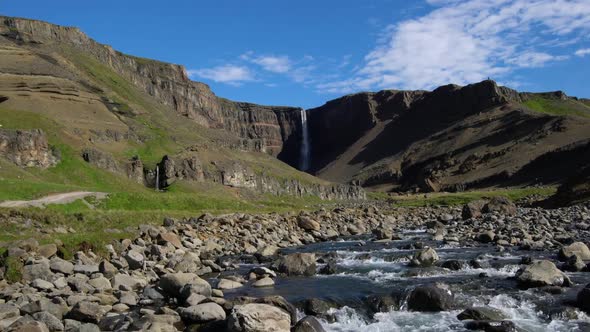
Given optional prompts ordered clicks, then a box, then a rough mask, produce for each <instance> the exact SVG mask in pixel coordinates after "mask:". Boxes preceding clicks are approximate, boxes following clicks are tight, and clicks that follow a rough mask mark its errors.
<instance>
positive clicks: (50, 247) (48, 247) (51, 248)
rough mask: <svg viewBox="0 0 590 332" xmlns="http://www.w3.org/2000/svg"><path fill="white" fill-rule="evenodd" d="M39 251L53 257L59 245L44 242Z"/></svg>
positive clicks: (40, 253)
mask: <svg viewBox="0 0 590 332" xmlns="http://www.w3.org/2000/svg"><path fill="white" fill-rule="evenodd" d="M37 252H38V253H39V255H41V256H43V257H45V258H51V257H53V256H55V254H57V246H56V245H55V244H53V243H49V244H44V245H42V246H39V249H37ZM50 329H51V328H50Z"/></svg>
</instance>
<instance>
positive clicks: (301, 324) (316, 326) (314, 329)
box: [291, 316, 326, 332]
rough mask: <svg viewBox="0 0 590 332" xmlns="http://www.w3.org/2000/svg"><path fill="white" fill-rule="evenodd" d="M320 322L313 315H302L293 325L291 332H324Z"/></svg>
mask: <svg viewBox="0 0 590 332" xmlns="http://www.w3.org/2000/svg"><path fill="white" fill-rule="evenodd" d="M325 331H326V330H324V328H323V327H322V324H320V322H318V320H317V319H316V318H315V317H313V316H306V317H303V318H302V319H301V320H300V321H298V322H297V324H295V326H293V328H292V329H291V332H325Z"/></svg>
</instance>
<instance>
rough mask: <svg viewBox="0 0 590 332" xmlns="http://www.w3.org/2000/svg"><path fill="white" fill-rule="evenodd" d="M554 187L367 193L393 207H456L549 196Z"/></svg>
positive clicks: (554, 189)
mask: <svg viewBox="0 0 590 332" xmlns="http://www.w3.org/2000/svg"><path fill="white" fill-rule="evenodd" d="M556 190H557V189H556V188H555V187H538V188H510V189H497V190H486V191H468V192H462V193H432V194H427V195H424V194H421V195H408V196H390V195H387V194H385V193H374V192H373V193H369V197H370V198H372V199H377V200H385V199H387V200H390V201H392V204H393V206H398V207H424V206H456V205H463V204H467V203H469V202H471V201H475V200H478V199H486V198H491V197H497V196H504V197H507V198H510V199H511V200H513V201H518V200H520V199H523V198H525V197H528V196H533V195H539V196H544V197H545V196H550V195H552V194H554V193H555V192H556Z"/></svg>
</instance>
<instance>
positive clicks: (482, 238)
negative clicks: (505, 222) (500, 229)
mask: <svg viewBox="0 0 590 332" xmlns="http://www.w3.org/2000/svg"><path fill="white" fill-rule="evenodd" d="M495 238H496V234H495V233H494V232H492V231H485V232H481V233H479V234H478V235H477V241H479V242H481V243H489V242H493V241H494V239H495Z"/></svg>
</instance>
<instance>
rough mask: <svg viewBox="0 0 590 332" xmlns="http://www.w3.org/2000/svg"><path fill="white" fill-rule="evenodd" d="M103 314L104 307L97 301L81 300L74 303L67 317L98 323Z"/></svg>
mask: <svg viewBox="0 0 590 332" xmlns="http://www.w3.org/2000/svg"><path fill="white" fill-rule="evenodd" d="M103 315H104V312H103V309H102V308H101V307H100V305H98V304H97V303H93V302H87V301H81V302H78V303H76V304H75V305H74V307H73V308H72V310H70V312H69V313H68V314H67V318H69V319H74V320H77V321H80V322H85V323H98V322H99V321H100V318H101V317H102V316H103Z"/></svg>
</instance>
